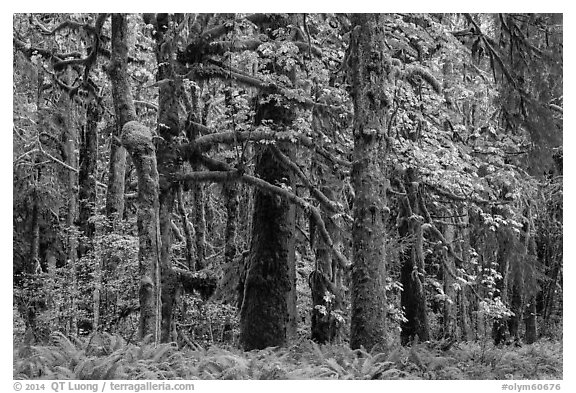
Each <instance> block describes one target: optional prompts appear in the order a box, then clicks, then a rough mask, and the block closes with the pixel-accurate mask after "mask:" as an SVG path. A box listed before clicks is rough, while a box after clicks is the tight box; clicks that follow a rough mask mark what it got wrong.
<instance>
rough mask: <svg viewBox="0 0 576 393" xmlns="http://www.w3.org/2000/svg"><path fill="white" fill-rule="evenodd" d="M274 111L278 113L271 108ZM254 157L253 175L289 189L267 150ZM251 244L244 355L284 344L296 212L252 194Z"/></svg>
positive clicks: (258, 192) (243, 316)
mask: <svg viewBox="0 0 576 393" xmlns="http://www.w3.org/2000/svg"><path fill="white" fill-rule="evenodd" d="M271 105H273V104H271ZM274 109H275V110H281V109H279V108H274ZM258 150H259V151H258V152H257V161H256V175H257V176H258V177H260V178H261V179H263V180H265V181H267V182H269V183H271V184H277V183H278V182H284V183H285V184H287V185H288V186H293V179H292V176H291V174H288V173H286V171H285V169H284V168H283V167H282V166H280V164H279V163H278V162H276V160H275V158H274V154H273V153H272V151H271V149H270V148H269V147H267V146H260V147H259V148H258ZM254 199H255V202H254V218H253V232H252V242H251V246H250V255H249V257H248V264H247V265H248V266H247V269H246V277H245V281H244V299H243V302H242V308H241V310H240V342H241V344H242V346H243V348H244V349H245V350H247V351H249V350H252V349H263V348H266V347H270V346H283V345H284V344H285V343H286V340H287V336H288V330H289V327H288V326H289V323H290V321H289V320H290V316H289V310H290V309H291V308H292V306H291V305H289V304H288V301H289V300H291V301H292V302H293V300H292V299H290V297H289V292H291V291H292V288H293V285H292V282H293V280H292V277H291V276H290V273H291V272H290V265H293V264H294V257H295V256H294V239H293V238H294V229H295V228H294V224H295V221H294V220H295V209H294V207H293V206H292V205H290V203H289V202H288V201H287V200H285V199H283V198H281V197H279V196H277V195H270V194H266V193H264V192H263V191H261V190H256V191H255V197H254Z"/></svg>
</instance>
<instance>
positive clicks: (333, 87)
mask: <svg viewBox="0 0 576 393" xmlns="http://www.w3.org/2000/svg"><path fill="white" fill-rule="evenodd" d="M12 53H13V59H12V62H13V107H12V113H13V128H12V129H13V137H12V150H13V161H12V162H13V167H12V168H13V170H12V172H13V222H12V233H13V265H12V270H13V284H12V285H13V307H12V308H13V323H12V331H13V377H14V379H54V380H59V379H73V380H81V379H92V380H102V379H104V380H112V379H130V380H136V379H146V380H148V379H153V380H156V379H164V380H165V379H188V380H190V379H192V380H193V379H388V380H389V379H443V380H456V379H556V380H557V379H562V378H563V373H562V370H563V245H562V244H563V240H562V239H563V202H562V201H563V166H562V163H563V148H562V143H563V135H562V134H563V15H562V14H528V13H508V14H477V13H476V14H474V13H451V14H448V13H445V14H431V13H422V14H415V13H411V14H402V13H395V14H392V13H390V14H329V13H326V14H308V13H292V14H265V13H256V14H238V13H237V14H227V13H219V14H217V13H200V14H192V13H190V14H188V13H180V14H179V13H173V14H168V13H166V14H162V13H157V14H147V13H144V14H106V13H100V14H90V13H80V14H54V13H38V14H23V13H21V14H13V51H12Z"/></svg>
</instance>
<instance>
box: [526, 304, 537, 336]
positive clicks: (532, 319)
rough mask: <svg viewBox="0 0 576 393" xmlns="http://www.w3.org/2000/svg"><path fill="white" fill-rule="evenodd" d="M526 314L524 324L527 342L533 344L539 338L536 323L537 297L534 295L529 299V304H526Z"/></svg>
mask: <svg viewBox="0 0 576 393" xmlns="http://www.w3.org/2000/svg"><path fill="white" fill-rule="evenodd" d="M524 315H525V316H524V324H525V326H526V337H525V340H526V344H533V343H535V342H536V340H537V339H538V332H537V324H536V299H535V298H534V297H532V298H530V299H529V300H528V305H527V306H526V311H525V313H524Z"/></svg>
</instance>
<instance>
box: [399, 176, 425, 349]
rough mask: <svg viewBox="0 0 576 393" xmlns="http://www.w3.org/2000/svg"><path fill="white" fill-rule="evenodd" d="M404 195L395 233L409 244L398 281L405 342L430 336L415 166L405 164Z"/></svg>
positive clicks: (402, 260)
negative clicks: (399, 283) (404, 319)
mask: <svg viewBox="0 0 576 393" xmlns="http://www.w3.org/2000/svg"><path fill="white" fill-rule="evenodd" d="M403 181H404V182H405V190H406V194H407V196H406V198H404V201H403V206H402V208H401V209H400V211H401V213H400V217H401V219H400V225H399V226H398V233H399V235H400V237H401V238H403V239H405V240H406V241H408V244H409V245H410V246H409V247H408V248H407V249H406V250H405V251H404V252H402V255H401V256H400V259H401V263H402V267H401V272H400V282H401V283H402V286H403V288H404V290H403V291H402V296H401V304H402V308H403V309H404V311H405V313H406V321H405V322H403V323H402V325H401V327H402V332H401V334H400V337H401V342H402V345H406V344H409V343H410V342H411V341H412V340H414V339H415V338H416V336H417V337H418V339H419V340H420V341H428V340H430V326H429V323H428V315H427V312H426V293H425V291H424V277H425V271H424V255H423V241H424V239H423V233H422V222H421V221H420V219H419V218H418V217H421V216H422V215H423V214H424V213H423V211H422V209H421V203H422V197H421V195H420V192H421V191H420V190H419V189H418V184H419V177H418V175H417V173H416V170H415V169H413V168H408V169H407V170H406V173H405V178H404V179H403Z"/></svg>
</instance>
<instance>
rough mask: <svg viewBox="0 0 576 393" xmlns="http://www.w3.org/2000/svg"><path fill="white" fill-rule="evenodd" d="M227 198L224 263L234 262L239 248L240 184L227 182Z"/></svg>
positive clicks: (225, 187)
mask: <svg viewBox="0 0 576 393" xmlns="http://www.w3.org/2000/svg"><path fill="white" fill-rule="evenodd" d="M223 194H224V198H225V199H226V227H225V229H224V264H225V265H228V266H229V265H231V264H233V263H234V260H235V258H236V254H237V253H238V248H237V246H236V233H237V232H238V207H239V204H240V200H239V198H238V184H237V183H226V184H224V189H223Z"/></svg>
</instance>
